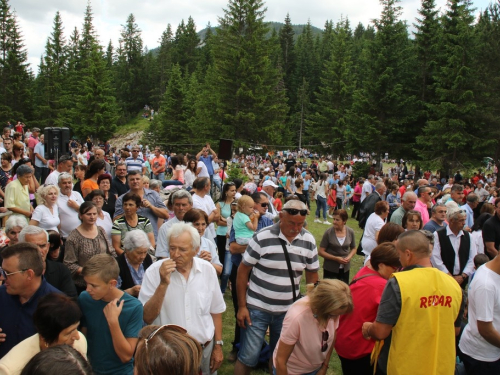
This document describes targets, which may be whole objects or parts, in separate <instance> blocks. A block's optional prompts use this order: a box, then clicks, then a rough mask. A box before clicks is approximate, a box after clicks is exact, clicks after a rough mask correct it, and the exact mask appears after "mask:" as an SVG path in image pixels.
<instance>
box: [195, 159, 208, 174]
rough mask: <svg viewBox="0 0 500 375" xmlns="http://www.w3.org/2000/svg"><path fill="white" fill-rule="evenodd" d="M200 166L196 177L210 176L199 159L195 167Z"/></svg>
mask: <svg viewBox="0 0 500 375" xmlns="http://www.w3.org/2000/svg"><path fill="white" fill-rule="evenodd" d="M200 167H201V171H200V173H198V177H210V175H209V174H208V169H207V166H206V165H205V163H203V162H202V161H201V160H199V161H198V164H197V165H196V168H200Z"/></svg>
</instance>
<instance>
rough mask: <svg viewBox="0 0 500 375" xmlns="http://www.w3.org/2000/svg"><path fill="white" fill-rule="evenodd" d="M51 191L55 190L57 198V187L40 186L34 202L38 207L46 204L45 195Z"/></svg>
mask: <svg viewBox="0 0 500 375" xmlns="http://www.w3.org/2000/svg"><path fill="white" fill-rule="evenodd" d="M51 190H55V191H56V194H57V196H59V187H58V186H57V185H42V186H40V187H39V188H38V190H37V191H36V202H37V203H38V204H39V205H40V204H43V205H46V204H47V200H46V198H47V195H48V194H49V193H50V192H51Z"/></svg>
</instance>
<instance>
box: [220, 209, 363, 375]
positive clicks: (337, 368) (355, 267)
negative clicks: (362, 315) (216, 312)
mask: <svg viewBox="0 0 500 375" xmlns="http://www.w3.org/2000/svg"><path fill="white" fill-rule="evenodd" d="M315 212H316V202H311V213H310V214H309V215H308V216H307V224H308V227H307V229H308V230H309V231H310V232H311V233H312V234H313V236H314V238H315V239H316V244H317V245H319V243H320V242H321V238H322V237H323V234H324V233H325V231H326V230H327V229H328V228H330V227H331V224H330V225H326V224H320V223H315V222H314V216H315V215H314V214H315ZM351 213H352V206H351V209H350V210H348V214H349V220H348V222H347V226H349V227H350V228H352V229H353V230H354V233H355V234H356V245H357V244H358V242H359V239H360V238H361V234H362V233H363V231H362V230H361V229H360V228H359V226H358V222H357V221H356V220H355V219H351V218H350V217H351ZM329 221H330V222H332V219H329ZM319 259H320V264H321V269H320V273H319V275H320V279H322V278H323V258H321V257H320V258H319ZM363 260H364V258H363V257H361V256H358V255H355V256H354V257H353V258H352V260H351V271H350V278H351V279H352V278H353V276H354V275H355V274H356V273H357V272H358V271H359V269H360V268H361V267H362V266H363ZM301 290H302V292H303V293H305V277H302V283H301ZM224 301H225V302H226V306H227V309H226V312H225V313H224V314H223V316H222V319H223V330H222V338H223V340H224V347H223V350H224V358H227V357H228V355H229V353H230V351H231V349H232V345H231V342H232V340H233V338H234V324H235V318H234V309H233V302H232V300H231V292H230V290H229V288H228V289H227V290H226V293H225V294H224ZM267 339H269V337H267ZM318 350H319V348H318ZM233 371H234V364H233V363H229V362H228V361H227V360H224V362H223V364H222V366H221V368H220V369H219V370H218V374H219V375H230V374H233ZM252 374H255V375H265V374H268V372H266V371H264V370H253V371H252ZM340 374H342V369H341V365H340V360H339V358H338V356H337V354H336V353H335V352H334V353H333V354H332V358H331V360H330V368H329V369H328V371H327V375H340ZM236 375H238V374H236Z"/></svg>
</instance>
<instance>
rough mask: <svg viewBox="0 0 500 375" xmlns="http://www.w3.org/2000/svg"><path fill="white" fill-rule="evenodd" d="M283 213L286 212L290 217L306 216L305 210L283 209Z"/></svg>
mask: <svg viewBox="0 0 500 375" xmlns="http://www.w3.org/2000/svg"><path fill="white" fill-rule="evenodd" d="M283 211H286V212H288V213H289V214H290V215H292V216H295V215H298V214H300V216H306V215H307V210H299V209H297V208H283Z"/></svg>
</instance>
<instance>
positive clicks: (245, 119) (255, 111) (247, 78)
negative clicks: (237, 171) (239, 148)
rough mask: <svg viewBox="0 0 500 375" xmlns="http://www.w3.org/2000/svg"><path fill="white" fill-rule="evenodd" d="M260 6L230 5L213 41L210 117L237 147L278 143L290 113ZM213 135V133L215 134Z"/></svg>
mask: <svg viewBox="0 0 500 375" xmlns="http://www.w3.org/2000/svg"><path fill="white" fill-rule="evenodd" d="M265 11H266V9H265V8H263V3H262V1H261V0H230V1H229V3H228V9H224V17H223V18H220V20H219V21H220V28H219V29H218V32H217V35H216V36H214V68H215V74H213V77H212V78H213V79H214V81H212V82H210V84H211V85H212V91H213V99H212V98H206V99H212V100H213V101H212V103H213V108H214V111H213V116H214V119H215V121H218V122H219V123H220V124H221V125H220V127H219V128H218V129H217V130H216V131H215V132H214V133H212V134H213V136H214V137H217V138H218V137H219V136H220V135H221V134H223V135H224V136H225V137H227V138H233V139H235V140H237V141H238V143H240V142H241V143H243V142H245V143H247V144H248V143H254V142H262V143H268V142H278V140H279V139H281V137H282V133H283V129H284V120H285V116H286V112H287V110H288V108H287V106H286V98H285V96H284V90H281V89H280V82H281V73H280V72H279V71H278V70H277V69H276V68H275V67H273V66H272V64H271V62H270V59H269V54H270V52H271V51H270V46H269V42H268V41H267V40H266V34H267V32H268V27H267V26H266V24H265V23H264V20H263V17H264V13H265ZM214 130H215V129H214Z"/></svg>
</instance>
